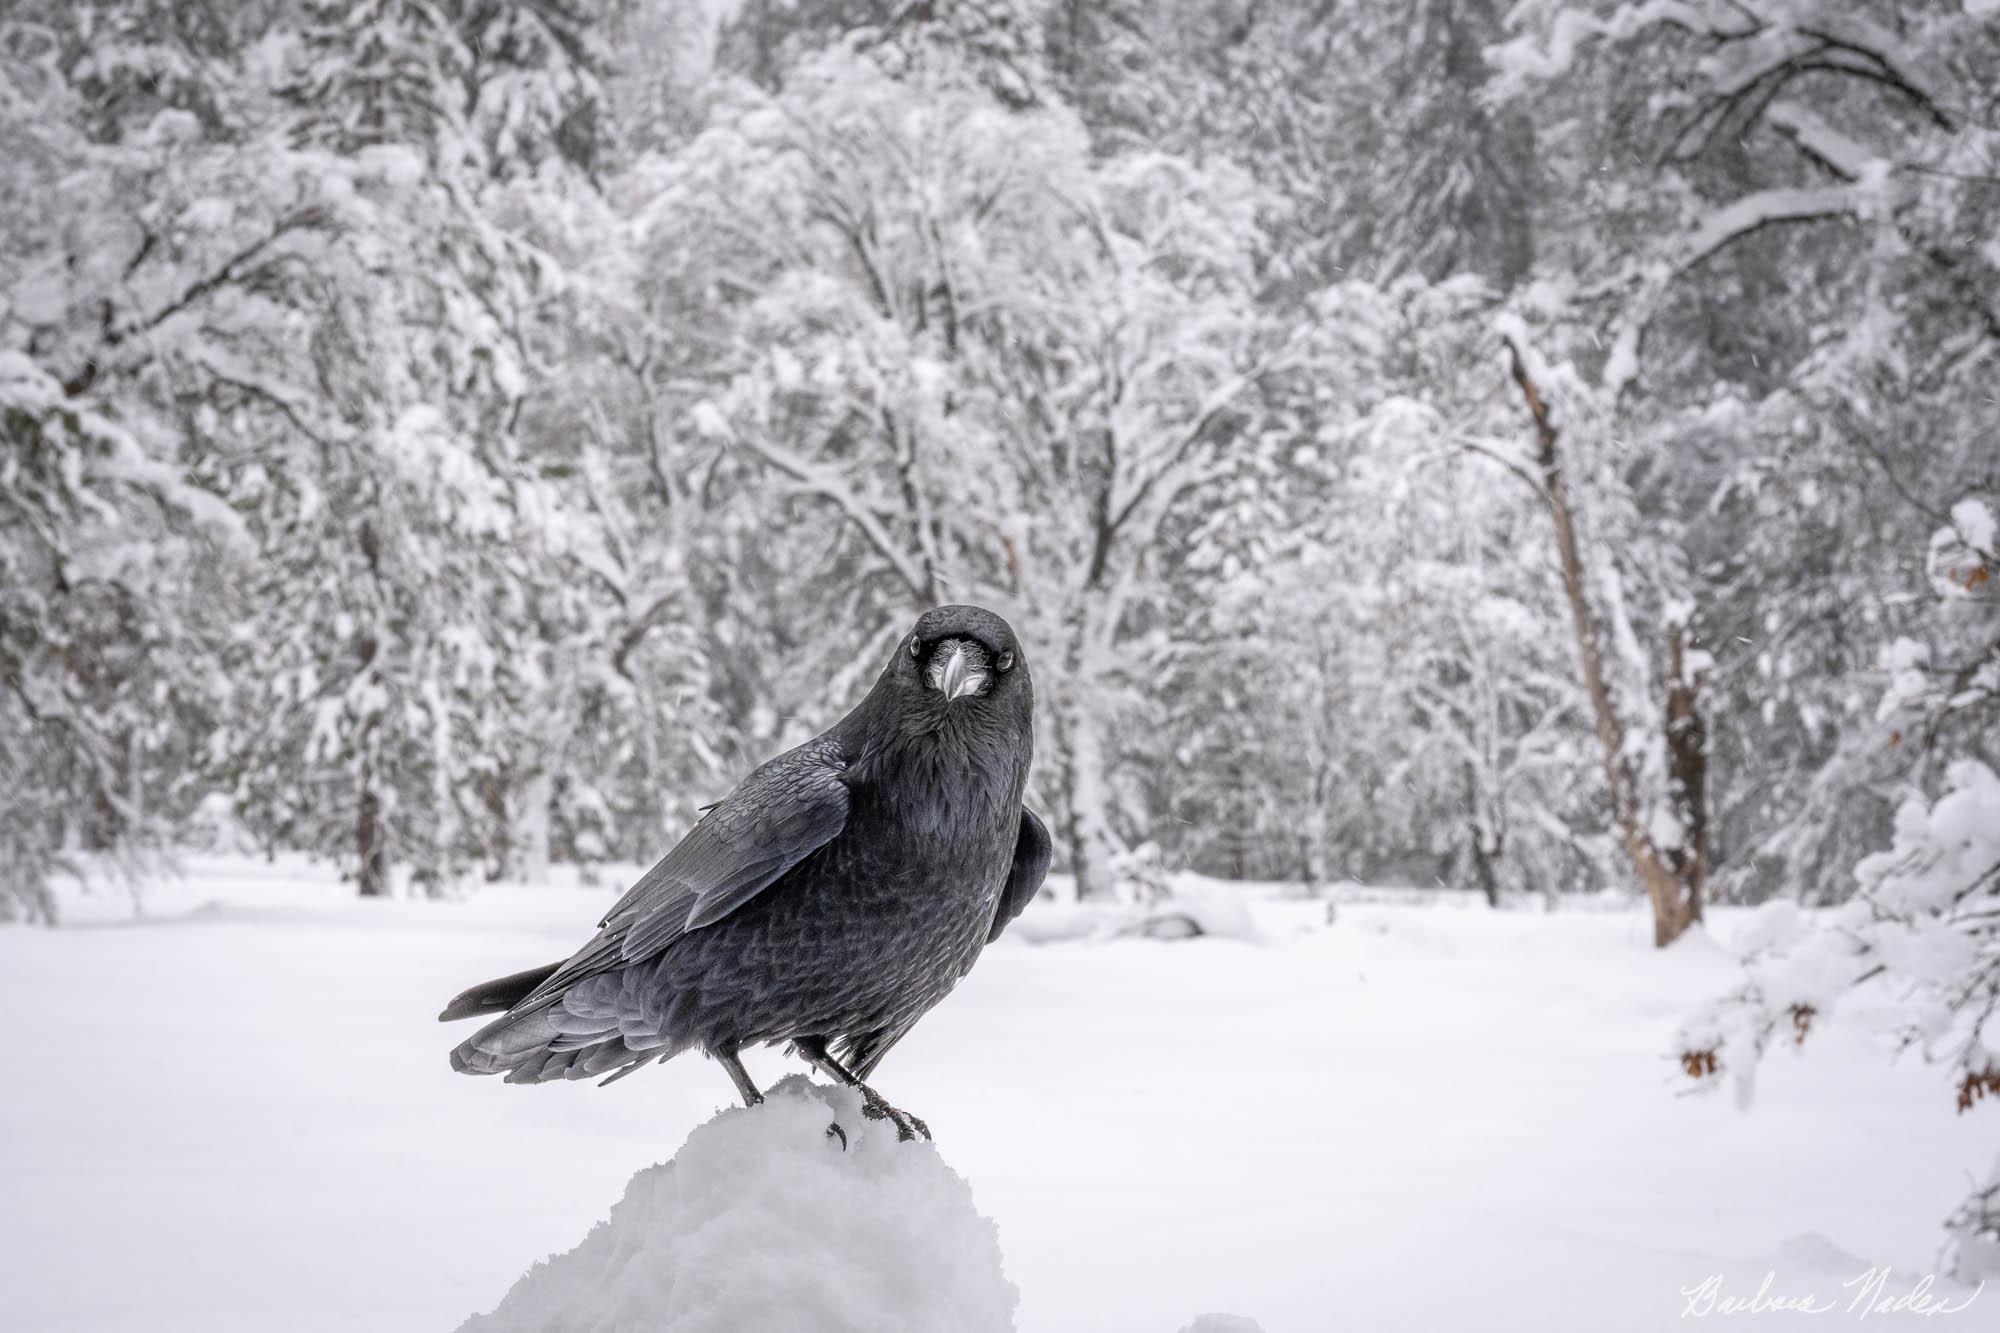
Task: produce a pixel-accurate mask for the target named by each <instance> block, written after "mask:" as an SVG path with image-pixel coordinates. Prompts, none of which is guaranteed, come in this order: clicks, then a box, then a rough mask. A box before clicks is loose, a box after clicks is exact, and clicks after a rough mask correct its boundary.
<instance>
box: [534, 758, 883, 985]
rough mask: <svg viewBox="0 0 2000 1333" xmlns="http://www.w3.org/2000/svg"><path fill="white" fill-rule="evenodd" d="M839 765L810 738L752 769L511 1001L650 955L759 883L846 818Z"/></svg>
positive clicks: (819, 843) (725, 911)
mask: <svg viewBox="0 0 2000 1333" xmlns="http://www.w3.org/2000/svg"><path fill="white" fill-rule="evenodd" d="M846 769H847V761H846V759H845V757H844V756H843V755H842V754H841V751H840V746H839V745H838V743H837V742H834V741H831V740H828V739H826V738H825V737H820V738H817V739H815V740H810V741H807V742H806V743H805V744H804V745H801V746H799V747H798V748H797V749H793V750H787V751H786V752H785V753H783V754H781V755H779V756H777V757H776V758H775V759H772V760H770V761H769V762H767V763H764V764H762V765H759V766H758V767H757V768H756V769H754V770H752V771H751V773H750V775H749V776H748V777H746V778H744V779H743V781H742V782H741V783H740V784H738V786H737V788H736V790H735V791H733V792H731V793H729V795H727V796H725V797H724V798H723V799H722V800H721V801H719V802H718V803H716V804H715V805H714V806H712V807H710V808H709V811H708V813H707V814H705V815H703V816H702V817H701V821H700V822H699V823H697V824H696V825H695V826H694V827H693V828H692V829H690V830H688V835H687V836H686V837H685V838H682V839H681V840H680V842H679V843H677V844H676V845H675V846H674V849H673V850H672V851H670V852H668V853H667V854H666V855H665V856H664V857H662V858H661V859H660V863H659V864H658V865H656V866H654V867H653V868H652V869H651V870H648V871H647V872H646V873H645V875H643V876H642V877H641V878H640V880H639V882H638V883H637V884H634V885H633V886H632V887H631V888H630V889H628V890H627V891H626V893H625V896H624V897H622V898H620V899H619V900H618V902H617V905H616V906H614V907H613V908H612V909H611V910H610V911H609V912H607V913H606V914H605V916H604V919H603V920H602V921H600V922H599V923H598V927H599V930H598V934H597V937H596V938H595V939H593V940H591V942H590V943H588V944H586V945H584V946H583V948H582V949H580V950H578V951H577V953H576V956H575V957H573V958H571V959H570V960H569V961H568V962H566V963H564V964H563V965H562V966H561V967H559V968H557V969H556V970H555V972H554V973H553V974H551V975H550V977H549V979H548V980H547V981H544V982H543V983H542V984H541V985H540V986H537V987H536V988H535V989H534V991H533V992H532V993H530V994H529V995H528V996H527V998H525V999H524V1000H522V1001H521V1003H520V1004H519V1005H517V1006H516V1008H528V1007H532V1006H533V1005H535V1004H536V1003H538V1002H540V1001H542V1000H545V999H547V998H548V997H549V996H551V995H554V994H557V993H558V992H560V991H562V990H564V989H566V988H567V987H569V986H571V985H573V984H574V983H575V982H577V981H578V980H580V979H581V978H583V977H587V976H593V975H595V974H597V973H599V972H607V971H609V970H611V969H612V968H616V967H623V966H624V965H625V964H627V963H631V962H636V961H638V960H639V959H642V958H647V957H650V956H652V955H655V954H657V953H659V952H660V951H661V950H662V949H664V948H666V947H667V946H668V945H669V944H672V943H673V942H674V941H675V940H677V939H679V938H680V937H681V936H682V935H684V934H686V933H687V932H688V931H691V930H699V929H701V928H702V927H703V926H711V925H714V924H715V923H716V922H717V921H720V920H722V919H723V918H724V917H726V916H728V915H729V914H730V913H731V912H733V911H735V910H736V909H737V908H739V907H741V906H743V904H745V903H747V902H749V901H750V900H751V899H752V898H754V897H756V896H757V895H758V894H759V893H762V892H763V891H764V890H765V889H767V888H769V887H770V886H771V885H772V884H773V883H774V882H776V881H777V879H778V877H779V876H781V875H783V874H784V873H785V872H786V871H787V870H790V869H791V868H792V867H793V866H795V865H797V864H798V863H799V862H801V861H803V860H805V859H806V857H808V856H810V855H812V854H813V853H814V852H815V851H818V850H819V849H820V848H821V847H823V846H825V845H826V844H827V843H828V842H830V841H832V840H833V837H834V835H835V834H837V833H839V832H840V830H841V828H842V827H844V826H845V824H846V823H847V804H848V798H847V784H846V782H845V780H844V778H843V774H844V773H845V771H846Z"/></svg>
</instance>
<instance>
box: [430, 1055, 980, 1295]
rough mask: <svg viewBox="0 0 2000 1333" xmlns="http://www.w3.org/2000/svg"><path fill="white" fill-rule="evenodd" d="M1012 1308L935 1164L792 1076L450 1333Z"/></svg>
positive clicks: (944, 1169) (652, 1175)
mask: <svg viewBox="0 0 2000 1333" xmlns="http://www.w3.org/2000/svg"><path fill="white" fill-rule="evenodd" d="M829 1123H837V1124H838V1125H839V1126H840V1127H841V1129H842V1130H843V1131H844V1132H845V1133H846V1135H847V1147H846V1149H845V1150H844V1151H843V1150H842V1148H841V1145H840V1141H839V1140H838V1139H837V1138H834V1137H830V1136H829V1135H828V1134H827V1125H828V1124H829ZM1016 1296H1017V1293H1016V1292H1015V1289H1014V1286H1013V1284H1012V1283H1010V1282H1009V1281H1008V1280H1007V1278H1006V1276H1005V1274H1004V1273H1002V1271H1001V1266H1000V1244H999V1234H998V1232H997V1231H996V1230H995V1228H994V1226H993V1224H992V1223H991V1222H990V1221H988V1220H987V1219H986V1218H984V1217H982V1216H980V1215H979V1213H978V1211H977V1210H976V1209H974V1207H973V1203H972V1191H971V1188H970V1187H969V1186H967V1184H966V1183H965V1181H964V1180H963V1179H962V1178H961V1177H960V1176H959V1175H958V1174H957V1173H956V1172H954V1171H953V1170H952V1169H951V1168H950V1167H948V1166H946V1165H945V1163H944V1160H943V1159H942V1158H941V1157H939V1156H938V1153H937V1150H936V1149H935V1148H933V1147H932V1146H931V1145H930V1144H928V1143H921V1142H916V1143H898V1142H897V1140H896V1130H895V1127H894V1126H893V1125H890V1124H888V1123H886V1122H884V1121H879V1120H869V1119H866V1118H865V1117H863V1116H862V1114H861V1099H860V1097H859V1095H858V1094H856V1093H854V1092H853V1091H852V1090H850V1089H847V1088H834V1087H826V1086H822V1085H819V1084H816V1083H813V1082H812V1081H810V1080H809V1079H806V1078H805V1077H803V1076H794V1077H791V1078H788V1079H786V1080H784V1081H783V1082H782V1083H780V1084H778V1085H777V1087H775V1088H773V1089H772V1090H771V1092H770V1094H769V1097H768V1099H767V1100H766V1101H765V1103H764V1105H762V1106H759V1107H755V1108H748V1109H746V1108H741V1107H738V1108H735V1109H732V1110H727V1111H723V1112H722V1113H721V1114H719V1115H717V1116H716V1117H715V1118H714V1119H713V1120H710V1121H709V1122H708V1123H707V1124H705V1125H702V1126H701V1127H700V1128H699V1129H697V1130H695V1131H694V1133H692V1134H690V1135H689V1136H688V1140H687V1142H686V1143H685V1144H684V1145H682V1147H681V1150H680V1152H678V1153H677V1154H675V1156H674V1159H673V1160H672V1161H670V1162H667V1163H665V1164H664V1165H661V1166H652V1167H648V1168H646V1169H645V1170H643V1171H641V1172H639V1174H638V1175H636V1176H634V1177H633V1178H632V1182H631V1184H630V1185H629V1186H627V1187H626V1190H625V1197H624V1198H623V1199H622V1200H621V1201H619V1203H617V1204H616V1205H615V1206H614V1207H613V1208H612V1210H611V1217H610V1220H609V1221H606V1222H600V1223H598V1224H597V1226H596V1227H594V1228H592V1230H591V1232H590V1234H589V1235H588V1236H586V1237H584V1239H583V1242H582V1243H581V1244H580V1245H578V1246H577V1247H576V1248H575V1249H573V1250H571V1251H569V1252H568V1253H567V1254H561V1255H556V1256H554V1257H553V1258H550V1259H548V1260H546V1261H544V1262H542V1263H539V1264H536V1265H535V1266H534V1268H533V1269H531V1270H530V1271H529V1272H528V1273H527V1275H526V1276H524V1277H523V1278H521V1280H520V1281H518V1282H516V1283H515V1284H514V1287H513V1289H512V1290H511V1291H509V1292H508V1293H507V1296H506V1299H504V1300H503V1301H501V1302H500V1306H499V1308H498V1309H496V1310H494V1311H493V1312H492V1313H491V1314H488V1315H476V1316H474V1317H473V1318H471V1319H469V1320H467V1321H466V1323H465V1324H464V1325H463V1326H462V1327H461V1329H460V1333H641V1331H642V1330H643V1333H735V1331H737V1330H743V1329H758V1330H763V1331H766V1333H784V1331H785V1330H792V1329H797V1330H801V1331H802V1333H803V1331H804V1330H814V1331H815V1333H819V1331H822V1330H824V1331H825V1333H838V1331H840V1330H854V1333H863V1330H866V1331H867V1333H877V1331H878V1330H883V1329H910V1330H926V1329H952V1330H960V1331H962V1333H984V1331H985V1330H1005V1329H1011V1328H1012V1327H1013V1326H1014V1305H1015V1301H1016Z"/></svg>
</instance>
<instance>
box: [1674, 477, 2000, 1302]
mask: <svg viewBox="0 0 2000 1333" xmlns="http://www.w3.org/2000/svg"><path fill="white" fill-rule="evenodd" d="M1993 526H1994V525H1993V518H1992V513H1991V510H1990V509H1989V508H1988V507H1987V506H1986V505H1985V504H1984V503H1983V502H1980V501H1977V500H1966V501H1963V502H1961V503H1960V504H1958V505H1957V506H1956V507H1955V508H1954V509H1953V510H1952V521H1951V523H1950V524H1949V525H1947V526H1945V527H1943V528H1940V529H1939V530H1938V531H1937V532H1936V533H1935V534H1934V535H1933V537H1932V539H1931V543H1930V578H1931V584H1932V586H1933V588H1934V589H1935V590H1936V591H1937V593H1938V594H1939V605H1938V608H1937V611H1938V615H1937V620H1936V624H1935V626H1934V630H1935V634H1934V642H1933V643H1931V644H1920V643H1917V642H1915V641H1913V640H1908V639H1902V640H1898V641H1897V642H1896V643H1894V644H1892V645H1890V646H1889V647H1888V649H1887V650H1885V652H1884V654H1883V658H1882V665H1883V668H1884V671H1885V674H1886V675H1887V678H1888V680H1887V686H1886V689H1885V691H1884V694H1883V698H1882V703H1881V706H1880V709H1879V710H1878V721H1879V722H1880V723H1881V725H1882V726H1883V727H1884V728H1885V729H1886V735H1885V736H1884V738H1883V743H1884V744H1886V745H1889V746H1892V747H1903V746H1909V747H1912V749H1913V750H1915V749H1917V748H1918V747H1921V751H1922V752H1924V753H1926V754H1928V753H1929V752H1931V751H1933V750H1935V749H1938V748H1942V747H1944V746H1947V745H1950V746H1958V745H1962V746H1964V747H1965V748H1966V749H1970V750H1972V751H1973V752H1974V754H1978V753H1980V752H1982V751H1984V750H1985V749H1986V747H1987V746H1988V745H1989V744H1990V741H1991V737H1992V735H1993V727H1994V725H1995V723H1996V721H2000V636H1996V634H1995V630H1996V628H2000V626H1996V621H2000V615H1996V612H2000V599H1996V598H1995V596H1994V595H1993V579H1992V573H1993V571H1994V569H1995V568H1996V567H2000V562H1996V560H1995V555H1994V550H1993V543H1994V534H1993ZM1922 776H1923V767H1922V766H1921V765H1920V766H1919V768H1918V770H1917V774H1916V777H1917V780H1919V781H1921V779H1922ZM1937 785H1938V787H1939V788H1940V790H1939V791H1938V793H1937V794H1936V795H1935V796H1929V795H1926V794H1925V793H1924V792H1923V791H1921V790H1916V791H1913V792H1912V793H1911V794H1910V795H1909V796H1908V797H1907V798H1906V799H1905V800H1904V801H1903V803H1902V804H1901V806H1900V807H1899V808H1898V809H1897V811H1896V817H1895V826H1894V835H1893V840H1892V842H1891V845H1890V847H1889V848H1888V850H1886V851H1882V852H1877V853H1875V854H1873V855H1870V856H1867V857H1865V858H1863V859H1862V861H1861V862H1860V864H1859V865H1857V866H1856V867H1855V878H1856V880H1857V882H1858V889H1857V891H1856V892H1855V894H1854V895H1853V897H1851V898H1849V899H1848V900H1847V901H1845V902H1844V903H1842V904H1840V905H1839V906H1837V907H1834V908H1831V909H1828V910H1827V911H1826V912H1824V913H1823V914H1821V915H1819V916H1816V917H1815V916H1810V915H1808V914H1807V913H1806V912H1804V911H1803V910H1801V909H1800V908H1799V907H1798V906H1797V905H1796V904H1794V903H1792V902H1789V901H1779V902H1773V903H1770V904H1767V905H1766V906H1765V907H1764V908H1763V909H1762V911H1760V912H1759V913H1758V915H1757V916H1756V917H1754V918H1753V919H1752V922H1751V924H1750V927H1749V929H1748V931H1747V933H1746V934H1745V935H1744V936H1743V937H1741V938H1739V940H1738V941H1737V945H1738V948H1739V949H1740V950H1741V951H1742V952H1743V955H1744V969H1745V971H1744V978H1743V980H1742V982H1741V984H1740V985H1738V986H1737V987H1736V988H1735V989H1734V990H1732V991H1730V992H1729V993H1728V994H1726V995H1724V996H1721V997H1720V998H1718V999H1716V1000H1715V1001H1713V1002H1711V1003H1710V1004H1709V1005H1707V1006H1706V1007H1705V1008H1703V1009H1702V1010H1701V1011H1700V1012H1699V1013H1697V1014H1696V1015H1695V1016H1694V1017H1693V1018H1692V1019H1691V1020H1690V1021H1689V1023H1688V1024H1687V1026H1686V1027H1685V1028H1684V1029H1683V1031H1682V1034H1681V1051H1680V1059H1681V1063H1682V1067H1683V1068H1684V1069H1685V1070H1686V1071H1687V1073H1688V1074H1689V1075H1690V1076H1692V1077H1694V1078H1696V1079H1704V1080H1705V1079H1709V1078H1711V1077H1712V1076H1716V1075H1725V1074H1726V1075H1728V1076H1729V1077H1730V1078H1731V1079H1733V1080H1734V1082H1735V1085H1736V1088H1737V1092H1738V1097H1739V1100H1741V1101H1743V1102H1745V1103H1746V1104H1747V1102H1748V1100H1749V1097H1750V1093H1751V1089H1752V1086H1753V1085H1752V1079H1753V1076H1754V1074H1755V1071H1756V1067H1757V1064H1758V1061H1759V1060H1760V1059H1761V1058H1762V1056H1763V1054H1764V1052H1765V1051H1767V1050H1768V1049H1769V1048H1770V1046H1771V1045H1772V1043H1773V1041H1774V1040H1775V1041H1790V1042H1792V1043H1795V1044H1803V1043H1804V1041H1805V1040H1806V1038H1807V1037H1808V1036H1810V1035H1811V1033H1812V1030H1813V1028H1814V1026H1815V1025H1816V1024H1817V1023H1819V1022H1822V1021H1824V1020H1825V1019H1827V1018H1828V1017H1830V1016H1831V1014H1832V1013H1833V1011H1834V1008H1835V1006H1836V1005H1837V1004H1838V1003H1839V1002H1840V1001H1841V1000H1842V999H1843V998H1844V997H1846V996H1847V995H1848V994H1849V993H1851V992H1853V991H1854V990H1856V989H1857V988H1860V987H1863V986H1867V987H1870V988H1872V989H1874V990H1875V991H1877V992H1879V993H1882V994H1884V995H1886V996H1887V997H1889V998H1890V999H1891V1000H1893V1001H1894V1003H1893V1004H1892V1005H1890V1006H1888V1007H1887V1008H1886V1012H1887V1013H1888V1014H1889V1018H1888V1020H1887V1023H1888V1026H1889V1028H1890V1035H1892V1036H1893V1037H1894V1038H1895V1041H1896V1044H1897V1048H1898V1049H1910V1048H1915V1049H1917V1050H1919V1051H1921V1052H1922V1053H1923V1055H1924V1057H1925V1058H1926V1059H1927V1060H1932V1061H1937V1062H1940V1063H1944V1064H1947V1065H1949V1066H1950V1068H1951V1074H1952V1085H1953V1089H1954V1097H1953V1100H1954V1102H1955V1104H1956V1106H1957V1109H1958V1110H1959V1111H1960V1112H1961V1113H1963V1112H1967V1111H1972V1110H1974V1109H1976V1108H1977V1107H1978V1106H1979V1104H1980V1103H1981V1102H1982V1101H1985V1100H1986V1099H1988V1098H1992V1099H1993V1100H1994V1102H1995V1104H1996V1105H2000V774H1996V773H1995V771H1994V769H1993V767H1992V765H1991V764H1989V763H1988V762H1987V761H1986V760H1985V759H1984V758H1979V757H1973V756H1972V755H1960V756H1959V757H1956V758H1950V759H1947V760H1946V761H1945V762H1944V763H1943V765H1942V772H1941V774H1940V775H1939V778H1938V782H1937ZM1995 1188H1996V1186H1995V1185H1993V1184H1990V1183H1989V1184H1988V1185H1987V1186H1986V1187H1985V1188H1984V1189H1982V1190H1981V1191H1978V1192H1976V1193H1975V1194H1974V1195H1973V1197H1972V1198H1971V1199H1969V1200H1967V1202H1966V1204H1965V1206H1964V1207H1963V1208H1962V1209H1961V1211H1960V1213H1959V1215H1958V1216H1957V1217H1955V1218H1954V1219H1953V1220H1952V1222H1951V1223H1950V1227H1951V1230H1952V1233H1953V1236H1954V1241H1955V1244H1956V1264H1957V1272H1958V1276H1959V1277H1960V1278H1961V1279H1963V1280H1967V1281H1977V1280H1978V1275H1979V1274H1983V1273H1985V1272H1986V1271H1988V1269H1989V1266H1990V1265H1991V1263H1992V1261H1993V1249H1994V1244H1995V1239H1994V1229H1995V1223H1996V1219H1995V1204H1994V1193H1995Z"/></svg>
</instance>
